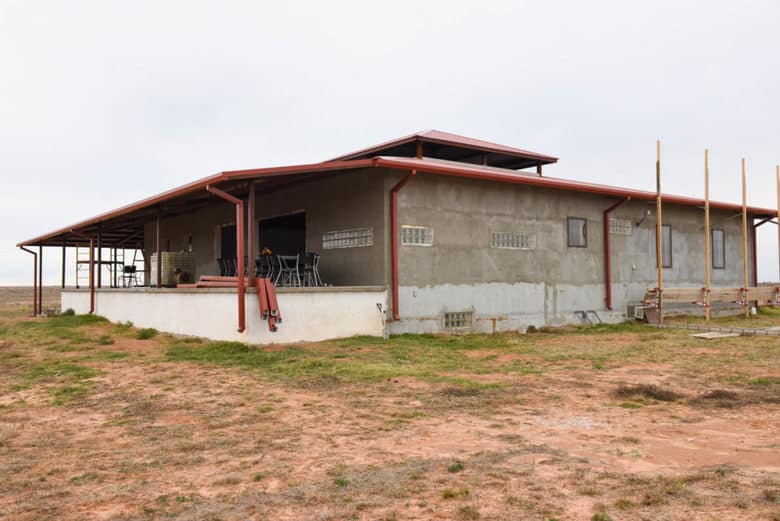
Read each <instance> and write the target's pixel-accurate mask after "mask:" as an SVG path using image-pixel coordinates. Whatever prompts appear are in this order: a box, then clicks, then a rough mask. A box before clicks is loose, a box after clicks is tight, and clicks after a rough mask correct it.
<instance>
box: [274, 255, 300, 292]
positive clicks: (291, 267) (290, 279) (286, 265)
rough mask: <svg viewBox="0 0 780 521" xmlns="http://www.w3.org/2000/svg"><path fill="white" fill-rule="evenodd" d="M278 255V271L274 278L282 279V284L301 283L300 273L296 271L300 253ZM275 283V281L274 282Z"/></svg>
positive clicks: (296, 284) (292, 284)
mask: <svg viewBox="0 0 780 521" xmlns="http://www.w3.org/2000/svg"><path fill="white" fill-rule="evenodd" d="M277 257H279V267H280V269H279V273H278V274H277V275H276V280H277V281H278V280H279V279H280V278H281V279H282V285H283V286H295V287H298V286H300V285H301V274H300V273H299V272H298V265H299V261H300V255H297V254H296V255H277ZM274 284H276V282H274Z"/></svg>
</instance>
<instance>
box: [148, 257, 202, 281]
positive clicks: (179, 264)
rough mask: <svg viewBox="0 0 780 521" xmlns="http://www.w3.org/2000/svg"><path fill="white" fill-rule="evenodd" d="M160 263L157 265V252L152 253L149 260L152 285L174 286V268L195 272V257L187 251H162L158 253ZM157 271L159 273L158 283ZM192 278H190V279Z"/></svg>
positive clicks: (185, 271)
mask: <svg viewBox="0 0 780 521" xmlns="http://www.w3.org/2000/svg"><path fill="white" fill-rule="evenodd" d="M160 258H161V265H160V266H159V269H158V266H157V254H156V253H152V256H151V259H150V262H151V267H152V270H151V279H152V281H151V284H152V286H158V287H159V286H175V285H176V270H177V269H179V270H181V271H182V272H184V273H190V274H192V273H194V272H195V257H194V256H193V255H192V253H189V252H173V251H164V252H161V253H160ZM158 273H159V274H160V277H161V278H160V279H159V281H160V284H158V283H157V282H158V279H157V276H158ZM190 280H192V279H190Z"/></svg>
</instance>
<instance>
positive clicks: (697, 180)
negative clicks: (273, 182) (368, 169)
mask: <svg viewBox="0 0 780 521" xmlns="http://www.w3.org/2000/svg"><path fill="white" fill-rule="evenodd" d="M778 19H780V3H778V2H777V1H775V0H766V1H749V2H734V1H728V2H726V1H710V2H700V1H688V2H682V1H657V2H642V3H639V2H626V1H625V0H622V1H594V2H579V1H569V2H562V1H560V2H555V1H542V0H539V1H535V2H528V1H517V0H515V1H506V2H499V1H493V2H491V1H487V0H485V1H482V2H473V1H472V2H460V1H453V0H448V1H426V2H422V1H419V0H418V1H405V0H394V1H393V2H385V3H384V4H383V5H380V4H379V3H377V2H366V1H355V2H343V1H329V2H322V1H318V2H314V1H313V2H305V1H297V2H249V1H247V2H230V1H219V2H217V1H212V2H196V1H192V0H187V1H180V2H177V1H171V0H168V1H165V2H159V1H155V2H151V1H138V0H136V1H134V2H119V1H114V2H110V1H105V0H99V1H94V2H88V1H78V0H71V1H69V2H62V1H51V2H44V1H35V0H18V1H14V0H0V175H1V176H2V188H0V218H1V219H0V223H2V224H0V284H29V283H31V278H32V261H31V256H30V255H28V254H26V253H23V252H20V251H19V250H18V249H17V248H15V246H14V244H15V243H17V242H19V241H20V240H24V239H28V238H30V237H33V236H36V235H39V234H41V233H44V232H47V231H51V230H53V229H56V228H59V227H61V226H64V225H67V224H71V223H73V222H76V221H79V220H82V219H83V218H86V217H90V216H92V215H94V214H97V213H99V212H102V211H105V210H109V209H112V208H115V207H117V206H120V205H122V204H125V203H128V202H132V201H135V200H137V199H140V198H142V197H145V196H148V195H151V194H154V193H157V192H160V191H162V190H164V189H167V188H170V187H173V186H177V185H180V184H183V183H185V182H187V181H190V180H193V179H195V178H199V177H203V176H206V175H209V174H212V173H215V172H218V171H221V170H228V169H236V168H252V167H262V166H271V165H279V164H293V163H305V162H311V161H319V160H323V159H327V158H329V157H332V156H336V155H339V154H341V153H344V152H347V151H350V150H352V149H355V148H360V147H363V146H366V145H370V144H373V143H375V142H380V141H383V140H386V139H389V138H393V137H396V136H400V135H403V134H408V133H410V132H413V131H416V130H422V129H428V128H435V129H439V130H445V131H450V132H456V133H460V134H465V135H468V136H473V137H477V138H483V139H487V140H491V141H496V142H499V143H504V144H508V145H514V146H519V147H524V148H529V149H531V150H535V151H538V152H542V153H549V154H552V155H556V156H559V157H560V158H561V159H560V162H559V163H558V164H557V165H554V166H551V167H548V168H547V169H546V174H548V175H551V176H556V177H565V178H572V179H581V180H586V181H593V182H601V183H607V184H617V185H622V186H627V187H636V188H643V189H649V190H653V189H654V186H655V178H654V175H655V174H654V168H655V164H654V162H655V140H656V139H657V138H660V139H661V140H662V141H663V146H664V163H663V171H664V191H666V192H670V193H678V194H684V195H697V196H701V195H702V193H703V180H702V176H703V174H702V157H703V149H704V147H709V148H710V149H711V176H712V189H711V191H712V197H713V198H715V199H722V200H727V201H733V202H739V201H740V192H739V190H740V180H739V161H740V158H741V157H742V156H746V157H747V158H748V201H749V204H751V205H758V206H767V207H770V208H771V207H774V206H775V205H776V197H775V181H774V169H775V165H776V164H777V163H778V162H780V146H778V145H780V139H779V138H780V133H779V132H778V130H780V103H778V92H780V63H779V62H780V59H778V56H780V54H779V53H778V51H780V31H778V30H777V20H778ZM759 230H760V233H759V274H760V278H761V279H762V280H777V279H778V275H777V235H776V234H777V228H776V227H775V225H773V224H768V225H765V226H763V227H762V228H760V229H759ZM59 263H60V258H59V252H56V251H55V250H51V252H50V253H48V255H46V258H45V268H46V271H45V277H44V278H45V280H44V282H46V283H55V284H56V283H59V275H58V274H59V266H60V264H59ZM68 276H69V277H70V278H71V281H72V269H71V267H70V266H69V267H68Z"/></svg>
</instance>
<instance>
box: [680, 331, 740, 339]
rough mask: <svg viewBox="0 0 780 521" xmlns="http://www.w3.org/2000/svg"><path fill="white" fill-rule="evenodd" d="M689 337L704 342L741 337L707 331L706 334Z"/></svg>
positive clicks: (737, 334) (733, 334)
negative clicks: (700, 339)
mask: <svg viewBox="0 0 780 521" xmlns="http://www.w3.org/2000/svg"><path fill="white" fill-rule="evenodd" d="M691 336H692V337H693V338H702V339H704V340H715V339H718V338H731V337H735V336H741V335H740V334H739V333H721V332H719V331H708V332H706V333H695V334H693V335H691Z"/></svg>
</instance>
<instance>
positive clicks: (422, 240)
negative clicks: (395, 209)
mask: <svg viewBox="0 0 780 521" xmlns="http://www.w3.org/2000/svg"><path fill="white" fill-rule="evenodd" d="M401 244H404V245H408V246H433V228H430V227H427V226H411V225H408V224H404V225H402V226H401Z"/></svg>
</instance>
